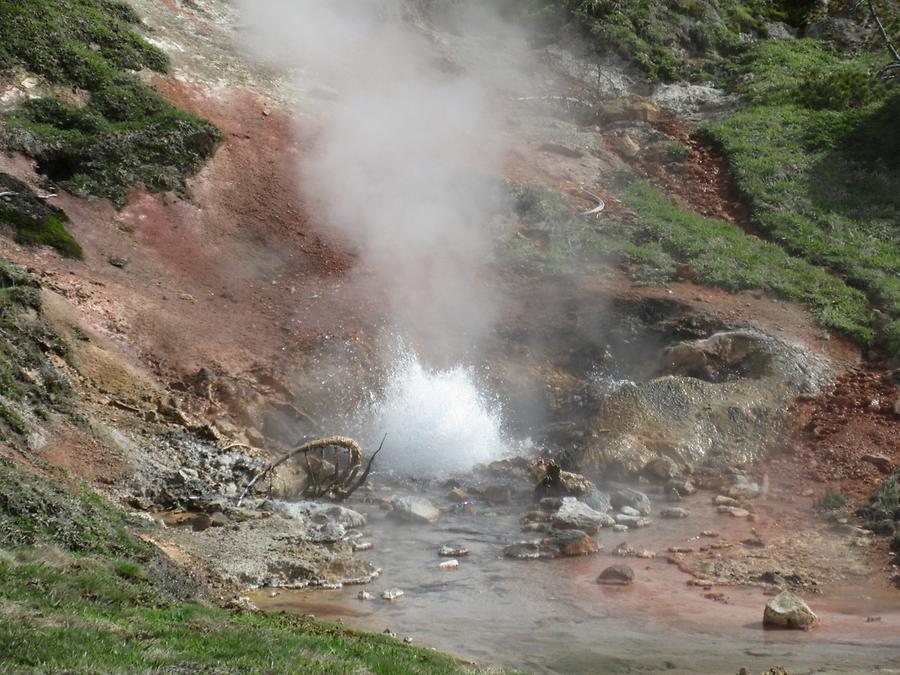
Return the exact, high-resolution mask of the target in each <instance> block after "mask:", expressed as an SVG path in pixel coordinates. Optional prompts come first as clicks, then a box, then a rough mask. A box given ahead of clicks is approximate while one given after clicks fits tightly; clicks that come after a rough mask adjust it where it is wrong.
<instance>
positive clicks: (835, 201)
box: [704, 41, 900, 353]
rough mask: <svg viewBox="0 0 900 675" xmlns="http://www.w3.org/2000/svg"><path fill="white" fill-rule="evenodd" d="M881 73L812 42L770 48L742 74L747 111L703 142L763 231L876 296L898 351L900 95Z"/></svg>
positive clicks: (747, 61) (755, 53)
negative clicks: (877, 76) (719, 158)
mask: <svg viewBox="0 0 900 675" xmlns="http://www.w3.org/2000/svg"><path fill="white" fill-rule="evenodd" d="M876 63H877V61H876V60H873V59H871V58H869V57H866V58H861V59H856V60H852V61H847V60H843V59H841V58H840V57H839V56H838V55H836V54H835V53H833V52H831V51H829V50H828V49H827V48H826V47H825V46H824V45H822V44H820V43H815V42H810V41H800V42H796V43H790V42H783V43H777V42H772V43H766V44H761V45H759V46H757V47H755V48H754V49H752V50H750V52H749V53H748V54H747V55H746V57H745V58H744V59H742V60H741V61H740V62H739V63H738V64H737V65H736V67H735V68H734V70H733V72H732V74H731V88H732V89H733V90H734V91H735V92H737V93H739V94H741V95H742V96H743V97H744V100H745V101H746V102H747V104H748V107H747V108H746V109H745V110H742V111H741V112H738V113H737V114H735V115H733V116H732V117H730V118H729V119H727V120H725V121H723V122H721V123H719V124H715V125H712V126H711V127H709V128H708V129H706V130H705V131H704V133H705V134H706V136H708V138H709V139H711V140H712V141H713V142H714V143H715V144H716V145H717V146H718V147H719V148H721V150H722V152H723V154H724V156H725V157H726V159H727V161H728V164H729V168H730V171H731V174H732V176H733V178H734V181H735V183H736V186H737V188H738V190H739V191H740V192H741V194H742V195H743V197H744V199H745V201H746V202H747V204H748V206H749V208H750V214H751V218H752V220H753V222H754V223H755V224H756V225H757V226H758V227H759V228H760V230H761V231H763V232H764V233H766V234H767V235H768V236H769V237H770V238H771V240H772V241H775V242H777V243H778V244H779V245H781V246H783V247H784V248H785V249H786V250H787V251H789V252H790V253H792V254H794V255H796V256H798V257H802V258H804V259H806V260H808V261H809V262H811V263H813V264H815V265H822V266H826V267H827V268H828V269H829V270H831V271H833V272H835V273H836V274H838V275H840V276H841V277H843V278H844V279H845V280H846V281H847V283H848V284H850V285H852V286H854V287H856V288H858V289H860V290H862V291H863V292H865V293H866V295H867V296H868V299H869V301H870V302H871V304H872V305H874V307H875V308H876V309H877V310H879V311H880V312H881V313H882V315H883V319H882V320H881V321H880V326H879V328H880V331H879V335H878V337H879V338H880V340H881V341H882V342H883V344H884V345H885V346H886V348H887V349H888V351H890V352H892V353H898V352H900V230H898V229H897V223H898V222H900V192H898V190H897V186H898V185H900V134H898V133H897V119H900V90H898V88H897V87H896V86H894V87H893V88H890V87H888V86H887V85H883V84H879V83H877V82H875V81H873V79H872V77H871V72H870V71H871V70H872V68H873V67H874V66H875V64H876ZM849 332H850V334H852V335H854V336H856V337H859V338H865V334H864V333H860V332H859V331H858V330H856V329H852V327H851V330H850V331H849Z"/></svg>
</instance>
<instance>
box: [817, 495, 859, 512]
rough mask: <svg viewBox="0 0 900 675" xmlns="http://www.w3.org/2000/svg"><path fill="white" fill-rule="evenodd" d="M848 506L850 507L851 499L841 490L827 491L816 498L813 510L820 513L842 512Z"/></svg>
mask: <svg viewBox="0 0 900 675" xmlns="http://www.w3.org/2000/svg"><path fill="white" fill-rule="evenodd" d="M848 506H850V498H849V497H847V495H845V494H844V493H843V492H841V491H840V490H827V491H826V492H825V493H824V494H822V495H820V496H818V497H816V499H815V501H814V502H813V508H814V509H815V510H816V511H818V512H819V513H830V512H832V511H840V510H842V509H846V508H847V507H848Z"/></svg>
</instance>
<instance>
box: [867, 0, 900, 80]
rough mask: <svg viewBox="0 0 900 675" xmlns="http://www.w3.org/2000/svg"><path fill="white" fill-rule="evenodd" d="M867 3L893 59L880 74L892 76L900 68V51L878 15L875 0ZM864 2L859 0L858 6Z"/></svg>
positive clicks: (869, 0) (870, 14) (868, 0)
mask: <svg viewBox="0 0 900 675" xmlns="http://www.w3.org/2000/svg"><path fill="white" fill-rule="evenodd" d="M865 3H866V5H867V7H868V8H869V16H871V17H872V21H874V22H875V25H876V26H878V32H879V33H881V39H882V41H884V45H885V47H887V50H888V52H890V55H891V58H892V59H893V62H892V63H889V64H888V65H886V66H884V67H883V68H881V69H880V70H879V74H880V75H881V76H882V77H888V76H891V77H892V76H893V71H895V70H898V69H900V52H898V51H897V48H896V47H895V46H894V43H893V41H892V40H891V36H890V35H889V34H888V32H887V28H885V27H884V23H882V21H881V17H880V16H878V10H877V9H876V8H875V2H874V0H865ZM862 4H863V0H859V2H857V3H856V8H857V9H859V8H860V7H862Z"/></svg>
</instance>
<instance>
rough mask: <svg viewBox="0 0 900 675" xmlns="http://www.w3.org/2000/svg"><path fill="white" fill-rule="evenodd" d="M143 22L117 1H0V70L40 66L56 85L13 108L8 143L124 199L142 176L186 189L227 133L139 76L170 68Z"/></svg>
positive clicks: (83, 188)
mask: <svg viewBox="0 0 900 675" xmlns="http://www.w3.org/2000/svg"><path fill="white" fill-rule="evenodd" d="M139 23H140V20H139V17H138V16H137V15H136V14H135V12H134V10H132V9H131V8H130V6H129V5H127V4H126V3H124V2H118V1H117V0H33V1H31V2H6V3H0V71H6V72H7V73H11V72H13V71H14V70H15V69H20V70H22V71H25V72H28V73H33V74H36V75H38V76H40V77H41V78H42V79H43V80H44V81H45V82H46V83H47V85H48V87H47V89H48V91H53V92H54V94H48V95H47V96H45V97H44V98H38V99H33V100H30V101H28V102H27V103H26V104H24V105H23V106H22V107H21V108H20V109H18V110H14V111H12V112H9V113H7V114H5V115H4V126H5V132H4V141H5V145H6V147H7V148H8V149H12V150H18V151H21V152H24V153H25V154H27V155H29V156H31V157H33V158H35V159H36V160H37V162H38V171H40V172H41V173H44V174H46V175H47V176H48V177H49V178H50V179H52V180H53V181H55V182H57V183H59V184H61V185H63V186H64V187H65V188H66V189H68V190H69V191H71V192H73V193H75V194H79V195H98V196H102V197H107V198H109V199H111V200H112V201H113V202H114V203H115V204H116V205H119V206H121V205H122V204H124V201H125V198H126V195H127V193H128V191H129V190H131V189H132V188H134V187H136V186H139V185H143V186H144V187H146V188H147V189H149V190H151V191H168V190H173V191H178V192H183V191H184V189H185V179H186V177H187V176H190V175H192V174H194V173H196V171H197V170H199V168H200V167H201V166H202V165H203V163H204V162H205V161H206V160H207V159H208V158H209V157H210V156H211V155H212V153H213V152H214V150H215V148H216V145H217V143H218V141H219V140H220V138H221V133H220V132H219V130H218V129H217V128H216V127H215V126H213V125H212V124H211V123H210V122H207V121H205V120H201V119H199V118H197V117H195V116H194V115H191V114H189V113H185V112H183V111H180V110H178V109H176V108H175V107H174V106H172V105H171V104H170V103H169V102H168V101H166V100H165V99H164V98H162V97H161V96H160V95H159V94H158V93H157V92H156V90H155V89H153V88H152V87H151V86H149V85H147V84H145V83H144V82H143V81H142V80H141V79H140V78H139V77H138V76H137V74H136V71H141V70H148V71H156V72H165V71H166V70H167V69H168V67H169V63H168V59H167V57H166V55H165V54H164V53H163V52H162V51H161V50H159V49H157V48H156V47H154V46H153V45H151V44H149V43H148V42H147V41H146V40H144V39H143V38H141V37H140V36H139V35H138V34H137V33H136V32H135V29H136V28H137V26H138V25H139Z"/></svg>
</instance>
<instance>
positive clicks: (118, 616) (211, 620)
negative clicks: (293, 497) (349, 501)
mask: <svg viewBox="0 0 900 675" xmlns="http://www.w3.org/2000/svg"><path fill="white" fill-rule="evenodd" d="M126 526H127V518H126V517H125V516H124V515H123V514H121V513H120V512H118V511H117V510H116V509H115V508H114V507H112V505H110V504H109V503H107V502H106V501H105V500H103V499H102V498H100V497H99V496H98V495H96V494H94V493H90V492H83V493H81V494H78V493H73V492H67V491H66V490H65V489H64V488H63V487H61V486H60V485H57V484H55V483H53V482H52V481H51V480H48V479H46V478H41V477H39V476H37V475H35V474H32V473H30V472H28V471H25V470H24V469H22V468H21V467H18V466H16V465H14V464H13V463H12V462H10V461H8V460H0V663H2V664H3V666H2V669H3V670H10V671H13V672H22V671H28V672H63V671H65V672H171V671H179V672H217V673H220V672H221V673H232V672H233V673H241V672H267V673H296V672H304V673H343V672H358V671H364V672H373V673H401V672H402V673H456V672H463V669H462V668H460V667H458V666H457V664H456V663H455V661H454V660H453V659H452V658H451V657H449V656H446V655H444V654H440V653H438V652H434V651H431V650H425V649H417V648H414V647H411V646H408V645H405V644H403V643H402V642H400V641H398V640H396V639H393V638H390V637H387V636H384V635H375V634H370V633H362V632H357V631H352V630H347V629H344V628H341V627H339V626H334V625H331V624H327V623H323V622H318V621H315V620H312V619H310V618H307V617H299V616H289V615H284V614H280V615H263V614H257V613H240V614H235V613H231V612H228V611H225V610H222V609H219V608H216V607H209V606H205V605H202V604H199V603H196V602H185V601H180V600H177V599H175V598H174V597H172V595H170V594H169V593H167V592H165V590H164V581H165V580H164V579H163V578H162V577H161V574H162V573H161V572H159V571H156V572H153V571H150V570H151V569H152V566H153V565H154V563H155V561H156V560H157V557H158V555H159V554H157V553H156V552H155V550H154V549H152V548H151V547H150V546H148V545H146V544H143V543H142V542H140V541H139V540H137V539H136V538H135V537H133V536H132V535H130V534H129V533H128V532H127V531H126V530H125V529H124V528H125V527H126ZM12 546H15V547H16V548H14V549H12V548H10V547H12ZM165 569H166V573H167V574H171V570H172V568H171V566H169V567H168V568H165ZM465 672H471V670H469V669H466V670H465Z"/></svg>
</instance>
